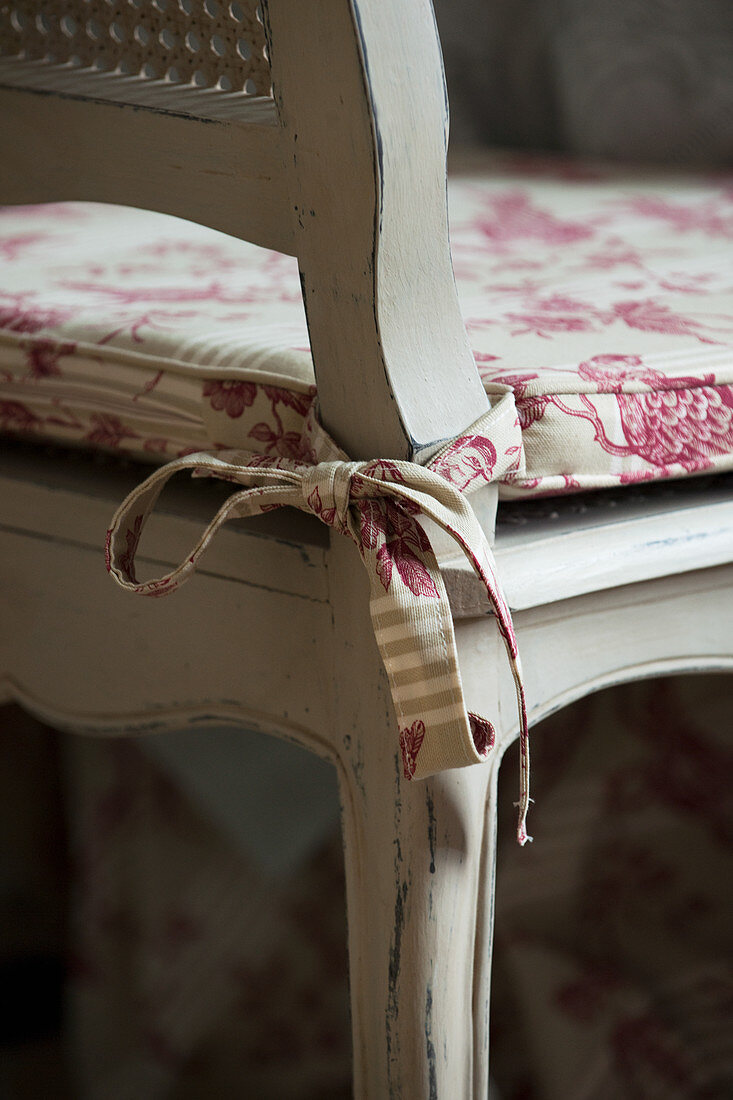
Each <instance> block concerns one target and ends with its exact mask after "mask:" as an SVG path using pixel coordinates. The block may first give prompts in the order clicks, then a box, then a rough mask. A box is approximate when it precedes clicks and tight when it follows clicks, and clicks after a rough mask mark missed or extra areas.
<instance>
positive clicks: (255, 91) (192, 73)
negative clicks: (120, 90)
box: [0, 0, 271, 96]
mask: <svg viewBox="0 0 733 1100" xmlns="http://www.w3.org/2000/svg"><path fill="white" fill-rule="evenodd" d="M0 56H5V57H18V58H20V59H23V60H28V61H40V60H48V61H51V62H54V63H56V64H60V65H67V64H68V65H72V66H73V65H77V66H85V67H91V68H95V69H98V70H101V71H116V72H120V73H124V74H137V73H139V74H141V75H142V76H143V77H148V78H151V79H161V78H167V79H168V80H170V81H172V82H173V83H180V82H183V83H193V84H194V85H197V86H199V87H209V88H213V87H217V88H221V89H222V90H223V91H227V92H245V93H246V94H248V95H260V96H268V95H270V94H271V85H270V67H269V63H268V60H267V54H266V49H265V34H264V28H263V26H262V21H261V19H260V15H259V11H258V5H257V3H256V0H232V2H231V3H230V2H229V0H73V2H70V0H1V2H0Z"/></svg>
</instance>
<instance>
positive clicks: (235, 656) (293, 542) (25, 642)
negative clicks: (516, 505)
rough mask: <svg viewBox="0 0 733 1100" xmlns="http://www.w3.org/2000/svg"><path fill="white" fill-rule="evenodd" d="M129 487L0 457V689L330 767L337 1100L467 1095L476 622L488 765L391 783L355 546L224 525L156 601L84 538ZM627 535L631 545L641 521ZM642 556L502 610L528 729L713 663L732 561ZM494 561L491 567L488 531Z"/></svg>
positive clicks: (471, 1089)
mask: <svg viewBox="0 0 733 1100" xmlns="http://www.w3.org/2000/svg"><path fill="white" fill-rule="evenodd" d="M87 475H91V476H87ZM136 476H137V471H136V470H134V469H132V470H131V469H130V468H128V469H126V470H123V471H119V472H118V471H115V469H114V467H113V466H112V467H110V468H106V469H105V468H104V467H103V468H102V469H101V471H100V470H96V472H94V471H91V470H87V469H86V468H85V463H84V458H83V456H78V455H77V456H70V457H69V459H68V460H67V461H66V463H64V461H62V460H59V458H58V457H56V458H54V459H49V458H48V457H45V456H42V455H38V456H36V457H35V458H34V459H33V460H32V461H29V460H28V458H27V456H24V455H22V453H21V457H20V458H19V457H18V455H17V454H15V452H13V451H12V449H8V451H7V453H6V454H4V455H3V463H2V467H0V515H1V516H2V517H3V518H2V522H1V523H0V562H2V566H1V574H2V586H3V593H4V596H3V628H4V629H3V632H2V640H1V641H0V682H1V683H2V697H3V698H4V699H17V700H18V701H20V702H21V703H23V704H24V705H25V706H26V707H28V709H30V710H32V711H33V712H34V713H36V714H38V715H39V716H41V717H42V718H45V719H46V720H47V721H50V722H52V723H54V724H55V725H57V726H59V727H63V728H68V729H72V730H81V731H86V732H90V733H91V732H99V733H105V734H120V733H125V732H131V733H151V732H155V731H156V730H160V729H164V728H177V727H181V726H183V725H187V724H189V723H190V724H193V725H206V724H211V723H214V722H216V723H220V722H221V721H222V720H223V721H231V722H235V723H239V724H242V725H244V726H249V727H250V728H257V729H262V730H265V731H268V732H271V733H275V734H277V735H279V736H283V737H285V738H288V739H290V740H293V741H295V742H297V743H298V744H300V745H303V746H305V747H307V748H309V749H311V750H312V751H314V752H316V753H318V754H319V755H321V756H324V757H325V758H326V759H329V760H330V761H332V762H333V763H334V764H335V766H336V768H337V772H338V777H339V784H340V788H341V797H342V805H343V827H344V844H345V861H346V874H347V888H348V907H349V943H350V958H351V964H350V965H351V989H352V1000H353V1005H352V1014H353V1026H354V1054H355V1089H356V1095H357V1096H358V1097H363V1098H371V1097H375V1096H379V1097H381V1096H385V1097H386V1096H395V1097H397V1096H402V1097H405V1096H409V1097H411V1098H412V1097H415V1098H421V1097H431V1096H438V1097H445V1098H449V1100H461V1098H469V1097H471V1098H474V1100H478V1098H481V1097H484V1096H485V1095H486V1082H487V1079H488V1078H487V1073H488V1069H487V1061H488V1051H487V1035H488V1030H487V1026H488V998H489V975H490V954H491V951H490V945H491V919H492V918H491V910H492V903H493V858H494V828H495V805H494V799H495V783H496V770H497V767H498V763H499V756H500V752H501V751H503V747H505V746H506V745H507V744H508V743H509V742H510V741H511V740H512V739H513V738H514V737H515V736H516V728H515V718H514V713H515V712H514V700H513V688H512V685H511V681H510V677H509V673H508V669H507V668H506V667H505V659H504V655H503V651H502V646H501V644H500V641H499V639H498V637H497V633H496V629H495V625H494V621H493V619H492V618H490V617H488V616H482V617H478V618H472V619H462V620H460V621H459V622H458V623H457V624H456V625H457V629H456V634H457V643H458V649H459V654H460V658H461V672H462V676H463V679H464V683H465V686H466V692H467V696H468V698H469V699H470V700H471V704H472V706H474V707H476V709H479V710H481V711H483V712H484V713H486V714H487V715H489V716H490V717H491V718H492V720H495V719H497V718H498V722H497V731H498V734H499V740H500V743H501V748H500V750H499V752H497V754H496V755H495V757H494V759H493V760H492V761H491V763H489V764H487V765H486V766H477V767H475V768H469V769H463V770H461V771H458V772H453V773H449V774H446V775H442V776H437V777H433V778H432V779H430V780H427V781H425V782H421V783H417V782H414V783H405V782H404V781H403V780H402V779H401V775H400V767H399V760H398V752H397V739H396V725H395V718H394V714H393V711H392V705H391V701H390V697H389V691H388V687H387V683H386V679H385V676H384V672H383V669H382V668H381V665H380V661H379V656H378V653H377V650H376V647H375V643H374V640H373V636H372V632H371V628H370V625H369V614H368V606H367V604H368V597H367V578H366V576H365V574H364V570H363V567H362V565H361V563H360V561H359V559H358V555H357V554H356V551H355V549H354V547H353V546H351V544H350V543H348V542H347V541H346V540H342V539H340V538H338V537H337V538H336V541H335V543H334V545H333V546H332V547H331V549H330V550H329V549H328V546H327V543H326V540H325V539H324V531H323V530H322V529H321V528H320V527H316V526H314V525H312V524H310V523H308V522H306V523H303V517H301V516H300V514H299V513H296V514H293V515H290V514H281V515H278V516H271V517H262V520H261V521H259V522H261V526H260V527H259V528H258V527H256V526H255V524H254V523H247V524H246V525H245V524H237V525H234V526H233V527H232V530H231V531H229V532H227V533H225V535H224V536H222V537H221V538H220V539H219V540H217V543H216V544H215V545H214V547H213V548H212V550H211V552H210V555H209V557H208V558H207V559H206V560H205V562H204V565H203V568H202V569H201V571H200V573H199V575H197V576H196V577H195V578H194V580H193V581H192V582H191V583H190V584H188V585H186V586H185V587H184V588H183V589H181V591H180V592H178V593H176V594H175V596H173V597H171V598H167V599H164V600H151V601H148V600H140V599H134V598H131V597H129V596H128V595H127V594H126V593H123V592H121V591H119V590H117V589H116V588H115V587H114V586H113V585H112V584H111V583H110V581H109V579H108V577H107V576H106V574H105V571H104V566H103V559H102V550H101V546H102V541H103V532H104V528H105V526H106V524H107V522H108V521H109V516H110V514H111V512H112V510H113V508H114V506H115V504H116V503H117V502H118V500H119V498H120V495H121V494H122V493H123V492H124V491H125V489H126V487H127V486H128V485H129V483H130V481H131V480H133V479H134V478H135V477H136ZM213 489H214V487H213V486H206V487H202V486H190V487H189V490H188V492H186V491H184V490H182V491H181V492H180V493H179V494H178V496H175V495H174V497H173V498H172V499H170V500H169V501H168V503H167V504H166V506H165V510H164V512H163V513H162V515H161V517H160V519H159V520H158V522H157V530H156V531H155V533H154V534H153V535H152V541H153V545H154V547H155V561H154V562H153V560H152V559H150V558H149V557H146V551H145V544H143V547H142V550H143V553H142V559H141V572H142V571H143V570H145V569H146V567H148V566H150V568H151V570H152V569H153V567H154V566H159V565H160V564H161V562H165V563H166V564H169V563H172V562H173V560H174V559H175V557H176V554H179V555H180V553H181V552H182V551H184V550H185V549H186V548H187V547H189V546H190V545H192V544H193V542H194V540H195V535H196V532H197V531H198V530H200V527H201V524H202V522H203V519H204V517H205V516H206V515H208V514H210V512H211V510H212V509H213V507H214V500H213V496H212V491H213ZM683 499H684V494H683ZM706 508H707V506H706V505H705V504H702V505H700V508H699V511H700V512H701V514H703V515H704V514H705V511H706ZM693 512H695V509H691V507H690V505H689V502H687V503H685V504H684V505H683V507H682V508H681V509H680V511H679V514H678V515H677V516H675V514H674V512H673V510H672V509H671V508H670V509H669V510H668V512H667V518H668V525H669V529H670V530H673V529H674V528H675V527H676V526H680V525H682V524H683V523H684V524H689V523H690V522H692V521H693V515H692V513H693ZM274 521H276V522H277V526H276V527H274V528H273V527H272V526H271V522H274ZM256 522H257V521H256ZM621 522H622V525H626V524H628V523H630V522H631V521H630V520H629V519H628V517H624V518H623V519H622V521H621ZM634 524H635V527H636V538H637V539H638V540H639V541H644V530H645V528H646V526H647V520H646V519H645V518H644V516H640V517H637V518H636V520H635V521H634ZM535 542H536V544H537V553H536V555H535V558H534V560H531V559H530V556H529V555H520V556H519V559H518V562H517V563H516V565H515V572H514V577H515V583H516V584H517V586H518V588H519V589H522V588H523V587H524V590H525V591H527V592H532V591H536V589H534V588H533V585H534V578H535V575H536V574H537V572H538V571H541V570H542V564H543V545H542V540H538V539H536V540H535ZM655 544H656V545H657V547H658V551H657V552H658V554H659V555H661V557H660V560H662V562H663V563H664V549H663V543H660V542H659V541H658V540H657V541H656V542H655V540H653V539H652V540H648V548H649V550H648V552H649V563H648V573H649V577H650V578H651V579H649V580H645V581H644V582H640V583H633V584H625V585H622V586H621V587H619V586H618V585H617V584H616V583H615V579H613V578H612V580H611V582H610V583H609V584H607V585H603V584H599V585H597V586H596V590H595V591H593V592H590V593H587V594H585V595H582V596H575V597H572V598H564V599H556V600H554V601H553V602H551V603H547V602H545V601H544V598H543V597H542V593H541V592H539V596H538V601H537V604H536V606H527V607H525V609H524V610H522V611H520V612H518V613H516V614H515V625H516V628H517V633H518V637H519V643H520V648H521V653H522V660H523V666H524V671H525V678H526V683H527V690H528V696H529V704H530V709H531V712H532V716H533V718H534V720H535V721H536V720H538V719H539V718H541V717H543V716H544V715H545V714H547V713H549V712H550V711H552V710H554V709H557V708H558V707H560V706H564V705H566V704H567V703H569V702H571V701H572V700H573V699H574V698H577V697H579V696H581V695H583V694H584V693H586V692H588V691H593V690H597V689H598V688H600V687H603V686H606V685H609V684H613V683H617V682H620V681H623V680H628V679H632V678H635V677H637V676H640V675H662V674H668V673H671V672H679V671H683V670H702V669H706V670H709V669H715V668H719V669H723V668H729V669H733V565H730V564H729V565H721V566H718V567H713V568H707V569H700V568H698V566H697V564H696V559H695V555H696V553H697V551H696V547H695V542H694V540H692V541H689V542H688V543H687V551H686V550H685V544H684V543H683V544H681V545H680V546H679V547H678V552H677V555H676V559H675V561H676V569H675V575H672V576H667V577H661V578H658V579H654V577H655V573H656V571H657V569H656V565H655V560H654V554H655V549H654V547H655ZM496 552H497V555H498V558H499V560H500V561H501V560H502V555H503V546H502V528H501V527H500V529H499V533H498V537H497V544H496ZM614 554H615V547H614V540H613V538H612V537H610V536H609V534H608V531H607V532H606V534H605V535H604V537H601V538H598V539H597V540H596V541H593V540H591V539H585V540H583V539H577V540H573V539H568V540H567V557H566V569H567V570H568V572H569V574H575V575H579V576H583V575H584V574H586V573H588V572H589V571H590V570H591V567H592V570H593V575H595V576H601V575H602V571H601V570H599V568H598V566H599V563H600V564H602V563H603V561H604V560H605V559H606V558H609V559H610V560H613V557H614ZM728 557H729V558H732V557H733V544H731V545H730V548H729V554H728ZM688 566H689V570H688ZM665 568H666V566H665ZM522 570H524V574H523V576H524V585H523V579H522ZM525 602H526V601H525ZM517 858H518V859H521V858H522V857H521V852H520V850H519V849H517Z"/></svg>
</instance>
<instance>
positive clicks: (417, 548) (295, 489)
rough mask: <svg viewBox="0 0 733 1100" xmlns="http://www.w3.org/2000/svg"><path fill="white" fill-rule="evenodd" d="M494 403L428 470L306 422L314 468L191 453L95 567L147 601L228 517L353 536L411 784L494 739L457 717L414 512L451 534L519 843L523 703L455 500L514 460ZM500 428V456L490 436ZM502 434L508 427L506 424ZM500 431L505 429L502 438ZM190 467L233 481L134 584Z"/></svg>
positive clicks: (455, 673) (159, 474)
mask: <svg viewBox="0 0 733 1100" xmlns="http://www.w3.org/2000/svg"><path fill="white" fill-rule="evenodd" d="M511 411H512V410H511V409H510V408H509V407H508V405H507V403H506V402H499V406H498V407H497V408H495V409H493V410H491V411H490V412H489V413H488V414H487V415H486V416H485V417H482V418H481V420H479V421H477V422H476V424H474V425H473V426H472V427H471V428H470V429H469V430H468V431H467V432H466V433H465V435H464V436H461V437H460V438H459V439H457V440H453V441H452V442H450V443H449V444H447V445H446V446H445V447H444V448H443V449H442V450H441V451H440V452H439V454H438V455H437V456H436V458H435V459H434V460H433V462H432V463H431V464H430V466H428V467H424V466H420V465H417V464H416V463H412V462H402V461H392V460H386V459H379V460H373V461H371V462H350V461H349V460H348V458H347V456H346V455H344V454H343V452H341V451H340V450H339V448H338V447H337V446H336V444H335V443H334V442H333V440H331V439H330V438H329V437H328V436H327V435H326V433H325V432H324V431H323V429H322V428H321V427H320V425H319V424H318V423H317V421H316V420H315V418H311V421H310V422H309V421H306V425H305V429H304V433H303V436H304V447H303V453H304V454H305V453H310V454H311V456H312V458H313V460H314V461H313V462H312V463H305V462H303V461H300V462H296V461H294V460H292V459H287V458H267V459H263V456H262V455H257V454H253V453H251V452H247V451H220V452H218V453H217V454H207V453H200V454H195V455H188V456H186V457H185V458H182V459H176V460H175V461H173V462H171V463H169V464H168V465H167V466H164V467H162V468H161V469H159V470H156V471H155V472H154V473H153V474H151V475H150V477H149V478H147V480H146V481H144V482H143V483H142V484H141V485H139V486H138V487H137V488H136V489H135V490H133V492H132V493H131V494H130V495H129V496H128V498H127V500H125V502H124V503H123V504H122V505H121V506H120V508H119V509H118V510H117V513H116V514H115V516H114V519H113V521H112V525H111V527H110V530H109V532H108V535H107V567H108V569H109V571H110V572H111V573H112V575H113V576H114V578H115V579H116V580H117V581H118V582H119V583H120V584H122V585H123V587H125V588H128V589H130V590H131V591H134V592H139V593H143V594H146V595H154V596H155V595H162V594H165V593H168V592H171V591H173V590H174V589H175V588H176V587H177V586H178V585H179V584H180V583H182V582H183V581H184V580H185V579H186V578H187V576H188V575H189V574H190V573H191V572H192V571H193V569H194V567H195V565H196V563H197V561H198V560H199V558H200V557H201V555H202V554H203V553H204V551H205V550H206V547H207V546H208V545H209V544H210V542H211V540H212V539H213V537H214V535H215V534H216V532H217V531H218V530H219V528H220V527H221V526H222V524H223V523H225V522H226V520H227V519H230V518H232V517H234V516H237V517H242V516H248V515H255V514H258V513H261V512H265V511H269V510H270V509H272V508H279V507H282V506H283V505H292V506H294V507H296V508H300V509H301V510H303V511H306V512H311V513H313V514H314V515H317V516H318V517H319V518H320V519H321V520H322V521H323V522H324V523H326V524H327V525H328V526H329V527H333V528H334V529H335V530H336V531H339V532H340V533H342V534H345V535H348V536H349V537H350V538H352V539H353V540H354V541H355V542H356V544H357V546H358V548H359V551H360V553H361V556H362V560H363V562H364V565H365V567H366V569H367V573H368V575H369V580H370V585H371V599H370V614H371V618H372V625H373V627H374V633H375V637H376V640H377V644H378V646H379V650H380V654H381V656H382V660H383V662H384V666H385V670H386V672H387V676H388V679H389V683H390V688H391V692H392V699H393V702H394V706H395V711H396V713H397V717H398V722H399V745H400V750H401V754H402V765H403V774H404V776H405V778H406V779H413V778H415V779H419V778H423V777H425V776H428V775H432V774H434V773H435V772H439V771H442V770H444V769H446V768H452V767H462V766H465V765H467V764H474V763H478V762H479V761H481V760H483V759H484V758H485V757H486V755H487V754H488V752H489V751H490V749H491V747H492V745H493V744H494V729H493V726H492V725H491V723H490V722H488V721H487V720H486V719H485V718H481V717H479V716H478V715H476V714H474V713H473V712H470V711H468V709H467V707H466V702H465V699H464V695H463V685H462V682H461V676H460V670H459V667H458V655H457V652H456V645H455V635H454V630H453V619H452V616H451V612H450V606H449V603H448V597H447V593H446V590H445V584H444V582H443V578H442V576H441V573H440V569H439V567H438V563H437V560H436V558H435V554H434V552H433V548H432V546H431V544H430V539H429V537H428V534H427V533H426V531H425V529H424V527H423V525H422V523H421V517H422V516H427V517H429V518H430V519H431V520H433V521H434V522H435V523H437V524H439V525H440V527H442V528H443V530H445V531H446V532H448V534H449V535H450V536H451V537H452V538H453V539H455V541H456V543H457V545H458V546H459V547H460V548H461V549H462V550H463V552H464V553H465V555H466V557H467V558H468V560H469V562H470V563H471V565H472V567H473V569H474V571H475V572H476V574H477V576H478V577H479V578H480V579H481V581H482V583H483V584H484V586H485V588H486V592H487V594H488V597H489V600H490V602H491V605H492V608H493V610H494V613H495V616H496V621H497V625H498V628H499V631H500V633H501V636H502V639H503V641H504V645H505V647H506V652H507V656H508V658H509V662H510V665H511V668H512V673H513V676H514V683H515V687H516V691H517V704H518V711H519V724H520V772H521V774H520V797H519V803H518V805H519V824H518V829H517V836H518V839H519V842H520V844H524V843H525V842H526V841H527V840H529V839H531V838H530V837H528V836H527V831H526V816H527V810H528V807H529V743H528V732H527V707H526V701H525V694H524V687H523V684H522V676H521V671H520V666H519V657H518V652H517V644H516V638H515V635H514V628H513V625H512V620H511V614H510V612H509V608H508V607H507V604H506V601H505V599H504V596H503V593H502V591H501V585H500V583H499V579H498V576H497V571H496V565H495V562H494V559H493V555H492V553H491V549H490V547H489V545H488V542H487V540H486V537H485V535H484V533H483V531H482V529H481V526H480V524H479V523H478V521H477V519H476V517H475V515H474V513H473V510H472V508H471V506H470V504H469V503H468V501H467V499H466V496H465V495H464V494H465V493H466V492H468V491H470V490H471V488H474V487H476V485H479V484H481V483H482V482H484V483H485V482H487V481H491V480H493V479H494V478H495V477H496V476H497V470H500V471H503V472H505V471H506V470H507V468H508V467H509V466H510V464H511V463H513V464H514V466H515V467H517V466H518V465H519V464H520V462H521V439H520V440H519V443H517V442H516V439H517V437H518V435H519V429H518V427H517V425H516V417H514V418H512V416H511ZM497 424H503V425H504V429H505V434H506V431H507V430H508V431H509V434H508V441H507V439H505V440H504V447H503V450H502V451H501V454H500V453H499V451H498V450H497V446H496V443H495V441H492V440H491V439H489V438H488V434H487V433H488V432H489V431H490V430H492V429H493V428H496V425H497ZM507 426H508V427H507ZM509 429H512V430H513V431H514V434H512V430H509ZM183 469H188V470H190V471H191V472H193V474H194V475H195V476H196V475H199V476H206V475H208V476H214V477H219V478H224V479H226V480H230V481H233V482H235V483H238V484H239V486H241V487H240V488H239V489H237V491H235V492H234V493H233V494H232V495H231V496H230V497H229V498H228V500H227V501H226V502H225V504H224V505H223V506H222V507H221V508H220V509H219V511H218V512H217V514H216V515H215V516H214V518H213V519H212V520H211V522H210V523H209V524H208V526H207V527H206V528H205V529H204V531H203V532H202V534H201V536H200V538H199V541H198V543H197V544H196V546H195V547H194V550H193V552H192V553H191V554H190V555H189V557H188V558H187V559H185V561H183V562H182V563H180V565H178V566H177V567H176V568H175V569H173V570H172V571H171V572H170V573H168V574H167V575H166V576H164V577H162V578H159V579H157V580H154V581H145V582H138V581H137V579H136V577H135V572H134V559H135V553H136V551H137V547H138V543H139V540H140V536H141V534H142V530H143V528H144V526H145V522H146V521H147V518H148V516H149V515H150V513H151V511H152V509H153V507H154V505H155V501H156V500H157V497H158V495H159V493H160V491H161V489H162V487H163V485H164V484H165V482H166V481H167V480H168V479H169V478H170V477H171V476H172V475H173V474H174V473H176V472H177V471H179V470H183Z"/></svg>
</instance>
